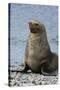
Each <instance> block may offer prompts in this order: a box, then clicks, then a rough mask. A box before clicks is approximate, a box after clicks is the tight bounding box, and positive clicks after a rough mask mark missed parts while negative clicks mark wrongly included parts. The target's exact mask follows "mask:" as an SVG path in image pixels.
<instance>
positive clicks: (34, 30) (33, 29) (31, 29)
mask: <svg viewBox="0 0 60 90" xmlns="http://www.w3.org/2000/svg"><path fill="white" fill-rule="evenodd" d="M30 31H31V33H38V32H39V28H36V27H35V28H34V27H32V28H30Z"/></svg>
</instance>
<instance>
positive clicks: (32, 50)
mask: <svg viewBox="0 0 60 90" xmlns="http://www.w3.org/2000/svg"><path fill="white" fill-rule="evenodd" d="M39 53H40V44H39V41H37V40H35V41H30V42H29V54H30V55H35V56H36V55H38V54H39Z"/></svg>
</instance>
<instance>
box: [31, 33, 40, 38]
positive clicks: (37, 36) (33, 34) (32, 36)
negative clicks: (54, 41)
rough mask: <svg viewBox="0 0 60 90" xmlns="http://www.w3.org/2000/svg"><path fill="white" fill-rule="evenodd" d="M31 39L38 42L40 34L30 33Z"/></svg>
mask: <svg viewBox="0 0 60 90" xmlns="http://www.w3.org/2000/svg"><path fill="white" fill-rule="evenodd" d="M30 38H31V39H32V40H36V39H39V38H40V33H30Z"/></svg>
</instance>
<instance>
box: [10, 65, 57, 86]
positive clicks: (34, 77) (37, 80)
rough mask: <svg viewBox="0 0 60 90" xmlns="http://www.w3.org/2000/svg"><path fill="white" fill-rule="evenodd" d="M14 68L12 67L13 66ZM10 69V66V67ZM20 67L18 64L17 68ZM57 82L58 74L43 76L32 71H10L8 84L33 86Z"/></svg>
mask: <svg viewBox="0 0 60 90" xmlns="http://www.w3.org/2000/svg"><path fill="white" fill-rule="evenodd" d="M13 68H14V67H13ZM10 69H12V67H11V68H10ZM20 69H22V66H19V68H18V70H20ZM52 84H58V76H44V75H40V74H35V73H32V72H31V71H30V70H29V71H28V73H20V72H18V73H16V72H10V86H35V85H52Z"/></svg>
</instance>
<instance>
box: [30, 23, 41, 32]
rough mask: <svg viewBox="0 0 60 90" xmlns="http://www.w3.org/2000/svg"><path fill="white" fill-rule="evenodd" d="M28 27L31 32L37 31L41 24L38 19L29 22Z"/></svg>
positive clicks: (39, 30) (39, 29)
mask: <svg viewBox="0 0 60 90" xmlns="http://www.w3.org/2000/svg"><path fill="white" fill-rule="evenodd" d="M29 28H30V32H31V33H39V32H41V30H42V24H41V23H40V22H38V21H31V22H29Z"/></svg>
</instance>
